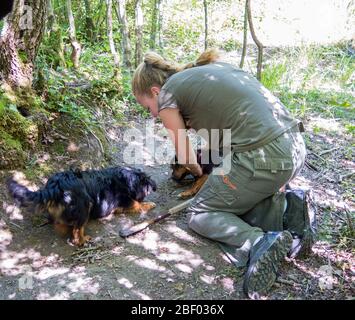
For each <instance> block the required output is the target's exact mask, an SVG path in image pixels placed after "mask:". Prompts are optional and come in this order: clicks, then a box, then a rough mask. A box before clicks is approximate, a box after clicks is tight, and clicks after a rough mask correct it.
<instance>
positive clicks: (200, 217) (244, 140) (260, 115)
mask: <svg viewBox="0 0 355 320" xmlns="http://www.w3.org/2000/svg"><path fill="white" fill-rule="evenodd" d="M217 58H218V54H217V52H216V51H215V50H208V51H206V52H204V53H203V54H202V55H201V56H200V57H199V58H198V59H197V60H196V62H194V63H190V64H187V65H186V66H182V67H181V66H178V65H176V64H175V63H171V62H168V61H166V60H164V59H163V58H162V57H161V56H160V55H158V54H156V53H147V54H146V55H145V57H144V62H142V63H141V64H140V65H139V66H138V68H137V69H136V71H135V73H134V77H133V81H132V89H133V94H134V95H135V97H136V99H137V101H138V103H139V104H141V105H142V106H143V107H145V108H147V109H149V110H150V112H151V114H152V116H153V117H157V116H159V117H160V118H161V120H162V122H163V124H164V126H165V128H167V129H169V132H170V133H171V138H172V140H173V143H174V145H175V149H176V154H177V156H178V160H179V163H181V164H186V165H187V166H188V168H189V169H190V171H191V173H192V174H194V175H195V176H200V175H201V174H202V170H201V168H200V166H199V165H198V164H197V162H196V156H195V153H194V151H193V150H192V148H191V145H190V142H189V140H188V136H187V134H186V130H185V129H186V128H193V129H195V130H200V129H206V130H207V131H208V132H211V133H212V131H213V130H212V129H217V130H218V131H223V129H230V133H231V143H230V146H229V148H230V151H231V153H230V157H228V161H231V163H230V171H229V173H224V174H223V173H222V174H211V175H210V176H209V178H208V180H207V182H206V183H205V184H204V186H203V187H202V189H201V190H200V191H199V193H198V194H197V195H196V196H195V199H194V201H193V204H192V205H191V207H190V208H189V227H190V228H191V229H193V230H194V231H195V232H197V233H199V234H200V235H202V236H204V237H207V238H209V239H212V240H215V241H218V242H219V243H220V244H222V245H224V246H226V248H227V247H228V248H236V253H235V255H234V256H235V257H236V259H237V263H238V264H239V265H241V266H242V265H246V266H247V272H246V275H245V280H244V291H245V292H246V294H248V295H249V296H250V297H251V296H254V295H255V294H259V293H264V292H266V291H267V290H268V289H269V288H270V287H271V286H272V284H273V283H274V282H275V279H276V272H277V268H278V266H279V265H280V264H281V262H282V261H283V259H284V258H285V256H286V254H287V253H288V252H289V251H290V249H291V244H292V236H291V233H290V232H289V231H287V230H284V229H285V227H284V226H285V221H284V220H285V219H284V218H285V217H284V212H285V210H286V200H285V199H286V197H285V196H284V193H280V192H278V191H279V189H280V188H282V187H283V186H284V185H285V184H286V183H288V182H289V181H290V180H291V179H292V178H293V177H294V176H295V175H296V174H297V173H298V172H299V171H300V169H301V167H302V166H303V163H304V160H305V144H304V141H303V138H302V136H301V134H300V132H299V126H298V123H299V121H298V120H296V119H293V118H292V116H291V115H290V114H289V112H288V111H287V110H286V108H285V107H284V106H283V105H282V103H281V102H280V101H279V100H278V99H277V98H275V97H274V96H273V95H272V94H271V93H270V92H269V91H268V90H267V89H266V88H264V87H263V86H262V85H261V84H260V83H259V82H258V81H257V80H256V79H255V78H253V77H252V76H250V75H249V74H247V73H246V72H244V71H243V70H240V69H238V68H236V67H234V66H232V65H231V64H228V63H223V62H218V61H217ZM181 142H183V143H181ZM219 147H222V145H220V146H219ZM216 169H218V168H216ZM294 214H296V213H294ZM302 219H303V217H300V220H302ZM296 220H297V219H296ZM300 223H304V221H300Z"/></svg>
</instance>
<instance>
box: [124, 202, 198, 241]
mask: <svg viewBox="0 0 355 320" xmlns="http://www.w3.org/2000/svg"><path fill="white" fill-rule="evenodd" d="M192 200H193V198H192V199H189V200H187V201H185V202H183V203H180V204H178V205H177V206H175V207H172V208H170V209H169V211H168V213H165V214H160V215H158V216H157V217H155V218H152V219H149V220H147V221H143V222H141V223H138V224H136V225H134V226H132V227H129V228H126V229H123V230H120V232H119V235H120V236H121V237H122V238H127V237H129V236H133V235H135V234H137V233H138V232H141V231H143V230H144V229H146V228H148V227H149V226H150V225H151V224H153V223H156V222H158V221H160V220H163V219H165V218H167V217H170V216H171V215H172V214H173V213H176V212H179V211H181V210H184V209H186V208H187V207H188V206H189V205H190V204H191V202H192Z"/></svg>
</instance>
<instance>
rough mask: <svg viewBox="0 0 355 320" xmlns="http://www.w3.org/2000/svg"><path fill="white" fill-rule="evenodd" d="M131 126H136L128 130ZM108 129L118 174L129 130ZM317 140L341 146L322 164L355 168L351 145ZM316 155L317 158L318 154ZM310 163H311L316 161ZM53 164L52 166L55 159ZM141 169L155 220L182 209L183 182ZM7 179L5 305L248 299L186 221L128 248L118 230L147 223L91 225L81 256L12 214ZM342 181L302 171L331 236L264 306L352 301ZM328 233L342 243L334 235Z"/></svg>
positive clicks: (164, 168) (232, 271) (1, 240)
mask: <svg viewBox="0 0 355 320" xmlns="http://www.w3.org/2000/svg"><path fill="white" fill-rule="evenodd" d="M130 126H131V127H132V126H137V123H136V122H131V124H130ZM138 127H139V125H138ZM110 130H113V131H111V133H112V137H113V140H115V139H116V140H117V141H116V148H115V149H116V150H117V151H116V154H115V157H114V161H113V162H112V165H113V164H122V150H123V144H122V141H121V142H118V140H121V138H122V128H121V129H114V128H111V129H110ZM311 138H312V137H311ZM312 139H314V141H312V145H313V146H315V147H316V149H317V148H318V147H319V148H320V149H319V150H330V149H331V148H332V147H333V148H334V147H339V148H338V149H337V150H335V151H332V152H329V153H327V154H324V155H323V158H324V161H326V162H327V163H329V161H330V162H331V163H332V164H333V165H334V166H339V167H341V168H345V167H346V166H347V170H348V169H349V168H350V169H351V170H353V169H354V167H353V162H352V161H349V160H346V159H345V158H344V152H343V151H344V150H345V147H346V146H348V145H350V141H347V140H341V141H338V140H337V137H334V138H333V140H332V141H331V140H329V137H325V138H324V137H321V136H316V137H315V136H314V137H313V138H312ZM317 139H318V140H317ZM339 142H340V143H339ZM317 150H318V149H317ZM317 150H314V153H317V152H318V155H319V151H317ZM313 157H314V156H313ZM312 159H313V158H312V156H310V159H309V160H310V161H311V160H312ZM57 160H58V159H57ZM313 160H314V159H313ZM50 161H52V162H53V163H54V164H55V163H56V158H55V157H52V158H51V160H50ZM311 162H312V161H311ZM315 162H316V164H314V166H317V167H319V168H320V167H322V164H320V163H319V158H318V160H317V161H315ZM58 163H59V162H58ZM313 163H314V162H313ZM63 166H64V167H65V164H63ZM324 166H325V165H324V164H323V168H324ZM54 167H55V166H54ZM59 167H60V166H59V164H58V165H57V169H59ZM144 170H145V171H146V172H148V173H149V174H150V175H151V176H152V177H153V179H155V180H156V181H157V184H158V191H157V192H156V193H155V194H152V195H151V196H149V198H148V199H147V200H149V201H154V202H156V203H157V208H156V209H154V211H152V212H151V213H149V216H153V215H156V214H157V213H158V212H164V210H166V209H167V208H170V207H171V206H173V205H175V204H177V203H179V202H180V200H178V199H177V197H176V195H177V193H178V192H180V191H181V190H182V189H179V190H177V185H176V183H175V182H173V181H171V180H170V179H169V175H168V174H169V173H170V170H169V166H168V165H167V164H165V165H155V166H152V165H146V166H144ZM347 172H348V171H347ZM9 174H10V173H9V172H0V203H1V205H0V299H122V300H126V299H245V298H246V297H245V296H244V294H243V292H242V279H243V278H242V276H243V272H244V270H240V269H236V268H235V267H234V266H233V265H232V264H231V263H230V262H229V260H228V259H227V258H226V257H225V256H224V255H223V254H222V252H221V251H220V249H219V248H218V247H217V245H216V244H215V243H212V242H211V241H209V240H206V239H203V238H201V237H200V236H198V235H197V234H195V233H194V232H192V231H191V230H189V229H188V227H187V223H186V213H185V212H182V213H179V214H178V215H176V216H174V217H171V218H169V219H167V220H165V221H163V222H161V223H158V224H155V225H153V226H151V227H150V228H149V229H147V230H145V231H143V232H141V233H140V234H137V235H136V236H133V237H130V238H128V239H126V240H125V239H123V238H121V237H119V235H118V232H119V230H120V228H122V227H124V226H127V225H130V224H132V223H137V222H138V221H141V220H143V219H144V218H145V217H143V216H125V215H122V216H113V217H110V218H108V219H105V220H101V221H92V222H90V223H89V225H88V228H87V233H88V234H90V235H91V236H92V237H93V243H92V244H91V245H90V246H88V247H85V248H83V249H81V250H77V249H76V248H75V247H72V246H70V245H68V244H67V243H66V239H63V238H60V237H59V236H58V235H56V234H54V232H53V230H52V227H51V226H48V225H47V226H44V227H39V224H40V220H41V219H40V217H35V216H33V215H32V214H30V213H28V212H25V211H24V210H20V209H18V208H17V207H15V206H13V201H12V200H11V199H10V198H9V196H8V194H7V193H6V191H5V185H4V182H5V179H6V177H8V176H9ZM340 174H341V173H340V171H339V172H338V171H337V170H335V169H333V170H332V171H327V172H325V173H324V172H322V171H319V172H316V171H314V170H313V169H310V168H309V167H305V168H304V170H303V173H302V176H301V177H300V178H298V179H297V180H296V181H295V182H294V185H297V184H299V185H309V186H311V187H313V189H314V190H315V194H316V200H317V204H318V205H319V207H320V210H319V215H320V220H321V231H322V232H324V233H325V235H328V236H329V237H328V239H327V238H326V237H323V239H321V240H320V241H318V242H317V244H316V245H315V246H314V255H313V256H312V257H311V258H309V259H307V260H304V261H296V260H289V261H287V262H285V265H284V267H283V268H282V270H281V274H280V279H279V281H278V282H277V283H276V284H275V285H274V288H273V290H272V292H271V293H270V294H269V295H268V296H267V297H264V298H265V299H348V298H351V297H352V296H353V293H354V291H353V289H354V288H353V287H352V286H353V284H352V283H353V282H352V281H353V280H354V260H353V259H354V255H353V252H352V250H353V249H352V248H351V244H353V240H348V241H347V239H345V240H344V237H338V235H342V233H341V232H342V230H343V228H346V227H347V215H346V210H344V205H345V206H348V210H351V202H350V201H349V200H348V199H347V196H346V194H347V192H349V190H348V189H349V187H348V186H347V185H346V184H345V185H344V182H347V183H348V182H349V178H343V179H344V180H343V184H338V183H337V182H338V181H339V175H340ZM332 179H333V180H332ZM28 180H31V182H36V183H37V186H40V185H41V183H43V182H40V181H38V179H36V178H34V179H28ZM349 208H350V209H349ZM337 217H338V218H337ZM329 226H332V227H331V228H333V232H334V233H337V232H339V234H335V235H332V234H331V233H329V230H328V229H327V228H328V227H329ZM341 241H343V242H341ZM344 241H345V242H344ZM349 241H350V242H349ZM349 244H350V247H349ZM329 270H330V271H329ZM327 272H328V273H327ZM329 272H330V274H329ZM327 277H328V278H327ZM322 283H325V285H322ZM322 288H323V289H322Z"/></svg>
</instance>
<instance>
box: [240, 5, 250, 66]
mask: <svg viewBox="0 0 355 320" xmlns="http://www.w3.org/2000/svg"><path fill="white" fill-rule="evenodd" d="M247 41H248V2H247V1H245V9H244V29H243V49H242V57H241V58H240V64H239V67H240V68H241V69H242V68H243V66H244V60H245V56H246V54H247Z"/></svg>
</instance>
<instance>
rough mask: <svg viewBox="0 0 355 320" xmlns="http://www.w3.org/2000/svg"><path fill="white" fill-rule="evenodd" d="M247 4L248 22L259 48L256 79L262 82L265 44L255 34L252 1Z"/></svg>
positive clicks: (247, 0)
mask: <svg viewBox="0 0 355 320" xmlns="http://www.w3.org/2000/svg"><path fill="white" fill-rule="evenodd" d="M246 2H247V3H246V5H247V7H248V22H249V28H250V33H251V36H252V38H253V40H254V42H255V44H256V45H257V47H258V65H257V71H256V78H257V79H258V80H259V81H260V80H261V69H262V63H263V44H262V43H261V42H260V41H259V39H258V38H257V37H256V34H255V30H254V25H253V19H252V17H251V8H250V0H246Z"/></svg>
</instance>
